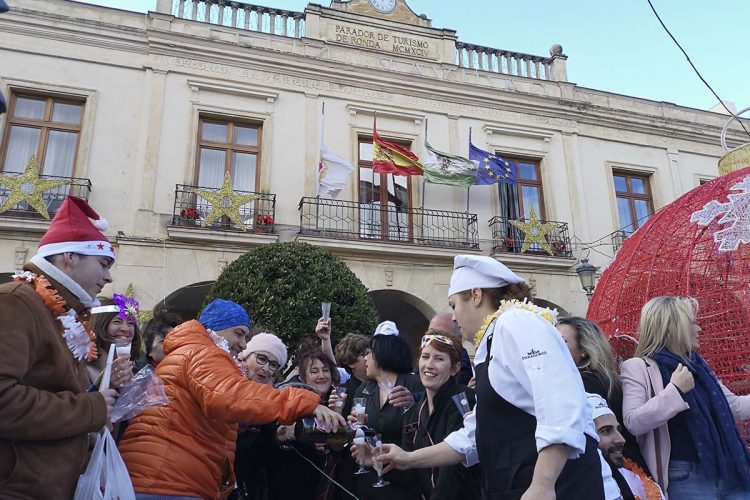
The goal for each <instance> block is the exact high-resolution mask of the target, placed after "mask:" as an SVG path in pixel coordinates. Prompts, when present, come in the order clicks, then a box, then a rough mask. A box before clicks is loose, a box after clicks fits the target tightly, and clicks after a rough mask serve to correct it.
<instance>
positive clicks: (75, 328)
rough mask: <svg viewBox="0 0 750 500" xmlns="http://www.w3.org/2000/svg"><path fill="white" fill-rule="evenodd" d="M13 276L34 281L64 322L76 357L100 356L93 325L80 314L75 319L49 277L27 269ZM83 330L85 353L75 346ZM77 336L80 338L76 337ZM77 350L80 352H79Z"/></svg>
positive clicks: (51, 309) (46, 303)
mask: <svg viewBox="0 0 750 500" xmlns="http://www.w3.org/2000/svg"><path fill="white" fill-rule="evenodd" d="M13 277H14V278H15V279H16V280H17V281H26V282H31V283H34V290H35V291H36V293H37V295H39V297H40V298H41V299H42V302H44V305H45V306H46V307H47V309H48V310H49V311H50V312H51V313H52V315H53V316H54V317H55V318H57V320H58V321H60V323H61V324H62V326H63V338H64V339H65V343H66V344H67V345H68V349H70V351H71V353H72V354H73V356H74V357H75V358H77V359H79V360H80V359H82V358H84V357H85V358H86V361H93V360H95V359H96V358H97V357H98V356H99V353H98V350H97V348H96V335H95V334H94V331H93V330H92V328H91V325H90V324H89V322H88V321H86V320H84V319H82V318H81V317H80V316H78V315H76V316H75V319H74V318H73V317H72V315H71V314H70V313H69V312H68V311H71V309H70V308H69V307H68V304H67V303H66V302H65V300H64V299H63V298H62V297H60V294H58V293H57V291H56V290H55V289H54V288H53V287H52V284H51V283H50V282H49V280H48V279H47V278H45V277H44V276H37V275H36V274H34V273H31V272H28V271H25V272H23V273H21V274H16V275H14V276H13ZM73 312H75V311H73ZM83 332H85V334H86V335H87V336H88V350H87V352H86V353H85V354H83V355H82V354H81V353H80V352H79V351H78V349H76V347H75V346H76V345H78V344H81V343H82V341H83V339H82V338H80V337H81V336H82V334H83ZM76 336H77V337H78V338H75V337H76ZM77 352H79V353H78V354H77Z"/></svg>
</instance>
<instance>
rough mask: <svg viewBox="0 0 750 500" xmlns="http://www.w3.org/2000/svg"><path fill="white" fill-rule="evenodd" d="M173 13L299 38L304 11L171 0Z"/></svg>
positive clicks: (216, 0)
mask: <svg viewBox="0 0 750 500" xmlns="http://www.w3.org/2000/svg"><path fill="white" fill-rule="evenodd" d="M171 13H172V15H174V16H176V17H179V18H181V19H189V20H191V21H200V22H205V23H210V24H216V25H220V26H229V27H232V28H239V29H245V30H249V31H257V32H260V33H269V34H271V35H281V36H288V37H292V38H300V37H302V36H304V31H305V14H304V13H303V12H294V11H291V10H283V9H275V8H273V7H263V6H260V5H251V4H248V3H244V2H233V1H229V0H172V5H171Z"/></svg>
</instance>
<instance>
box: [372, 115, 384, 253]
mask: <svg viewBox="0 0 750 500" xmlns="http://www.w3.org/2000/svg"><path fill="white" fill-rule="evenodd" d="M377 117H378V112H377V111H373V113H372V152H373V164H372V169H371V171H372V182H371V183H370V208H371V212H370V219H371V220H370V224H372V219H373V218H374V216H375V158H374V157H375V154H374V153H375V132H376V130H377ZM378 216H379V217H380V219H381V220H380V222H381V224H380V225H379V226H378V227H380V235H379V236H380V237H381V238H382V237H383V228H382V222H383V221H382V219H383V217H382V214H380V211H378Z"/></svg>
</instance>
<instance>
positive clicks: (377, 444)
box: [368, 434, 391, 488]
mask: <svg viewBox="0 0 750 500" xmlns="http://www.w3.org/2000/svg"><path fill="white" fill-rule="evenodd" d="M368 444H369V445H370V446H371V447H372V448H371V449H370V455H371V456H372V468H373V469H375V472H376V473H377V474H378V480H377V481H376V482H375V484H373V485H372V487H373V488H383V487H384V486H388V485H389V484H391V483H390V482H388V481H385V480H384V479H383V462H381V461H380V460H378V456H379V455H380V454H381V453H382V452H383V441H382V439H381V436H380V434H375V435H374V436H372V437H371V438H370V439H368Z"/></svg>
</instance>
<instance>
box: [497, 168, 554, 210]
mask: <svg viewBox="0 0 750 500" xmlns="http://www.w3.org/2000/svg"><path fill="white" fill-rule="evenodd" d="M498 155H499V156H502V157H503V158H505V159H506V160H508V161H512V162H515V163H516V165H517V166H518V167H517V168H518V183H517V184H516V185H515V186H513V185H511V184H503V183H500V184H498V190H499V191H500V215H501V216H503V217H508V218H509V219H528V218H529V216H530V215H531V209H532V207H533V208H534V212H535V213H536V216H537V217H538V218H539V219H540V220H544V219H545V216H546V214H545V209H544V191H543V189H542V171H541V167H540V165H539V161H537V160H527V159H520V158H512V157H509V156H505V155H502V154H498Z"/></svg>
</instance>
